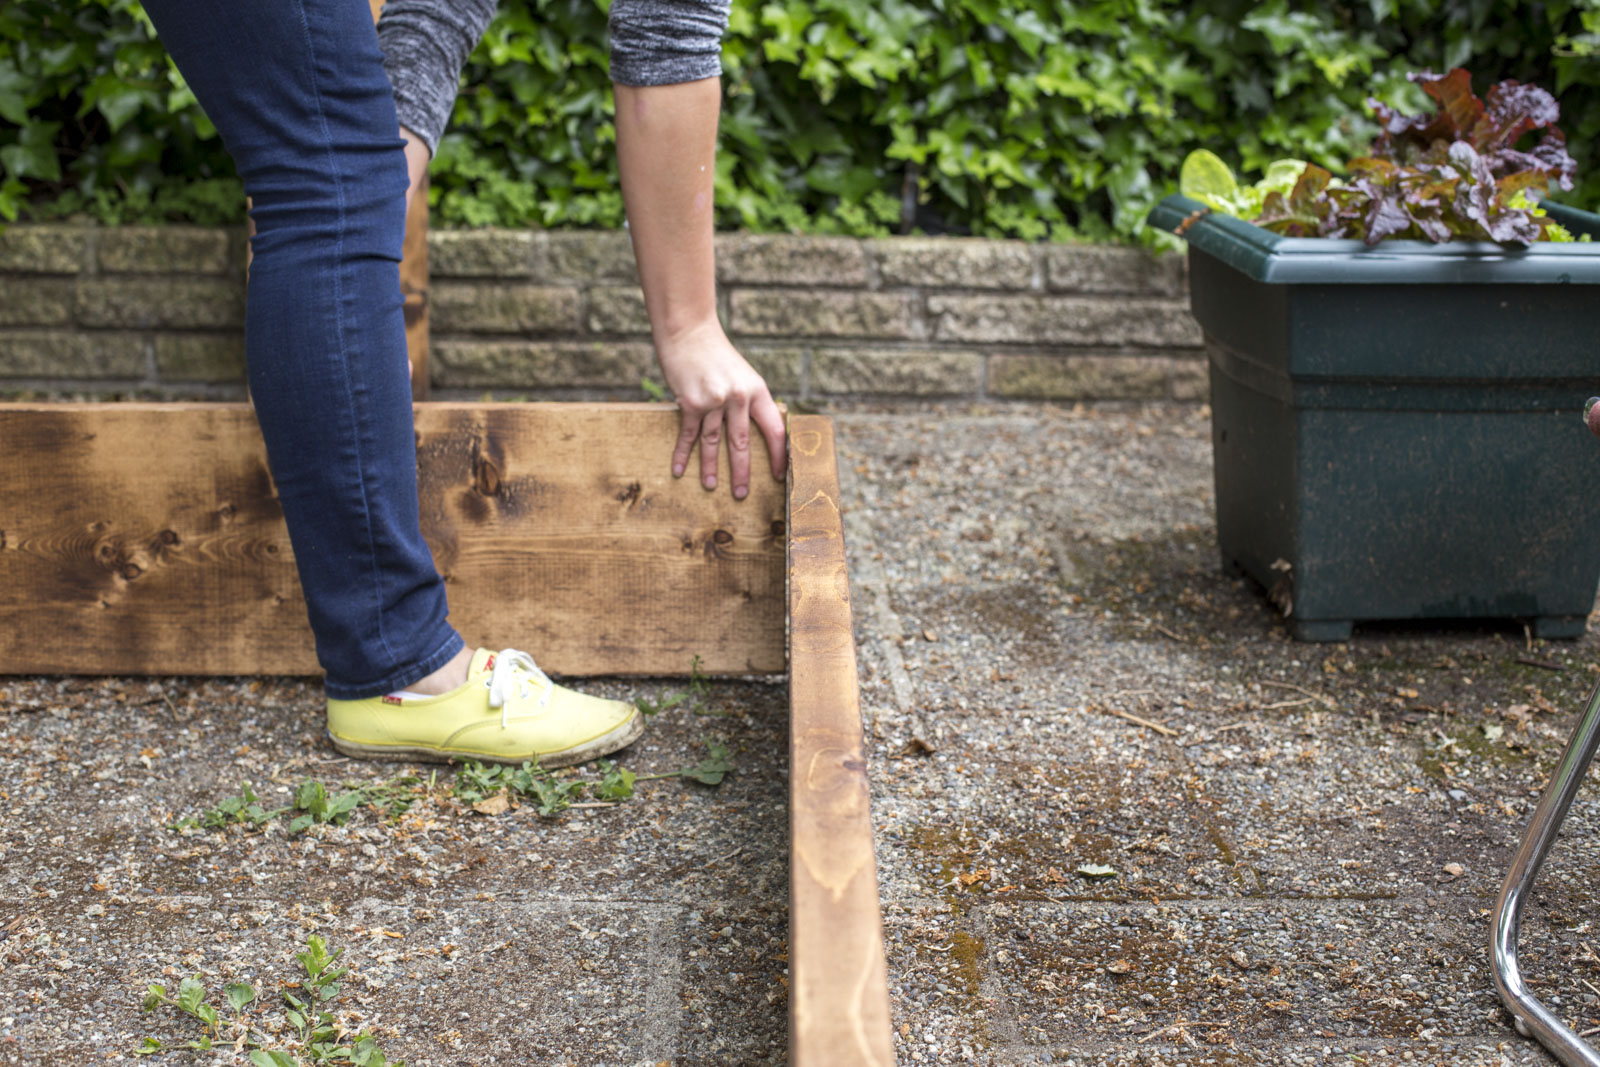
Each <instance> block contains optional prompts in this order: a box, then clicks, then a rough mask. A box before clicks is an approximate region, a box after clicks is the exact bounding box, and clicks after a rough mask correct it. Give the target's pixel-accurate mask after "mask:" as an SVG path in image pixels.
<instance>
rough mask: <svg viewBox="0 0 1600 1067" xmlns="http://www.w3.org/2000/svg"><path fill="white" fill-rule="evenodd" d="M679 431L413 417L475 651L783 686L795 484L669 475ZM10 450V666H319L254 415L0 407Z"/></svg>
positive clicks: (136, 669)
mask: <svg viewBox="0 0 1600 1067" xmlns="http://www.w3.org/2000/svg"><path fill="white" fill-rule="evenodd" d="M677 429H678V417H677V412H676V409H675V408H673V407H672V406H670V405H665V404H501V405H494V404H427V405H421V406H419V408H418V409H417V440H418V457H419V459H418V467H419V484H420V486H421V499H422V516H423V532H424V534H425V535H426V536H427V538H428V541H429V544H430V545H431V546H432V548H433V552H434V560H435V563H436V565H437V566H438V567H439V569H440V573H442V574H443V575H444V576H445V580H446V582H447V583H448V588H449V591H450V602H451V619H452V621H453V622H454V623H455V625H456V626H457V628H458V629H460V631H461V633H462V636H463V637H465V638H466V639H467V641H468V642H469V643H472V644H483V645H493V646H494V647H501V646H506V645H509V646H514V647H519V648H524V649H526V650H527V651H529V652H531V653H532V654H533V655H534V656H535V658H537V659H538V661H539V662H540V663H541V664H542V665H545V666H547V667H548V668H549V669H550V670H552V671H555V672H559V673H563V674H683V673H686V672H687V671H688V668H689V663H690V659H691V657H693V656H695V655H699V656H700V657H701V658H702V661H703V664H704V668H705V669H706V670H707V671H709V672H712V673H717V674H728V673H741V674H742V673H766V672H781V671H782V670H783V669H784V636H783V603H784V601H783V581H784V578H783V547H782V546H783V543H784V493H783V487H782V486H781V485H779V484H778V483H777V482H775V481H773V480H772V479H771V478H766V477H756V478H754V479H752V481H751V486H750V490H751V491H750V497H749V498H748V499H746V500H744V501H742V502H735V501H734V500H733V498H732V496H731V494H729V493H728V492H727V491H726V490H725V489H724V490H722V491H720V492H716V493H708V492H706V491H705V490H704V489H702V488H700V486H699V484H698V483H697V482H696V481H695V480H694V479H693V478H683V479H674V478H673V477H672V474H671V470H670V462H669V460H670V456H671V451H672V443H673V441H674V439H675V438H676V436H677ZM753 447H754V449H755V450H756V455H755V456H754V458H753V466H754V467H755V469H756V470H758V471H759V470H761V469H762V468H763V466H764V465H765V464H766V463H767V459H766V452H765V447H764V445H762V444H759V443H758V444H756V445H755V446H753ZM0 457H4V459H3V461H0V673H12V674H16V673H49V674H56V673H62V674H78V673H82V674H124V673H127V674H302V673H304V674H310V673H316V663H315V661H314V659H313V656H312V645H311V636H310V631H309V628H308V626H307V624H306V620H305V604H304V601H303V600H302V598H301V595H300V590H299V583H298V581H297V580H296V577H295V571H294V562H293V558H294V557H293V551H292V549H291V548H290V544H289V540H288V534H287V531H286V529H285V527H284V525H283V519H282V512H281V510H280V508H279V505H278V500H277V496H276V492H275V490H274V488H273V484H272V480H271V477H270V476H269V474H268V470H267V464H266V454H265V449H264V447H263V445H262V443H261V439H260V435H259V433H258V431H257V429H256V423H255V418H254V415H253V414H252V413H251V411H250V409H249V408H248V406H246V405H243V404H62V405H49V404H45V405H37V404H0ZM722 466H723V469H722V473H721V475H720V477H719V482H720V484H721V485H723V486H726V485H728V484H729V481H728V479H729V474H728V471H727V458H726V456H724V457H723V460H722Z"/></svg>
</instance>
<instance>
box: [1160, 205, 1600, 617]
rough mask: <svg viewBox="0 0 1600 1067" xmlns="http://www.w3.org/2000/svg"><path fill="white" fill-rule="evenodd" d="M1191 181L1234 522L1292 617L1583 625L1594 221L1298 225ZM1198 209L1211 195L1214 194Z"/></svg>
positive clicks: (1598, 568) (1216, 423)
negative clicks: (1501, 238) (1423, 235)
mask: <svg viewBox="0 0 1600 1067" xmlns="http://www.w3.org/2000/svg"><path fill="white" fill-rule="evenodd" d="M1205 211H1206V209H1205V208H1204V206H1203V205H1201V204H1199V203H1197V202H1195V201H1193V200H1190V199H1188V198H1186V197H1182V196H1171V197H1168V198H1167V199H1166V200H1163V201H1162V202H1161V203H1160V204H1159V205H1157V206H1156V208H1155V210H1154V211H1152V212H1151V215H1150V221H1151V223H1152V224H1153V225H1156V226H1159V227H1161V228H1163V229H1166V230H1171V231H1173V232H1180V231H1181V235H1182V236H1183V237H1184V238H1185V239H1186V240H1187V241H1188V242H1189V289H1190V299H1191V303H1192V306H1193V310H1194V315H1195V318H1196V319H1198V320H1199V322H1200V325H1201V327H1202V328H1203V330H1204V331H1205V345H1206V352H1207V355H1208V357H1209V360H1210V364H1211V407H1212V413H1213V426H1212V441H1213V445H1214V449H1215V464H1216V498H1217V538H1218V541H1219V543H1220V545H1221V548H1222V556H1223V563H1224V566H1226V567H1228V568H1230V569H1236V570H1240V571H1243V572H1244V573H1246V574H1249V575H1250V576H1251V577H1253V578H1254V579H1255V580H1256V581H1258V582H1260V583H1261V585H1262V586H1264V587H1265V588H1266V589H1267V590H1268V592H1269V595H1270V596H1271V597H1272V599H1273V600H1274V601H1275V602H1276V603H1277V604H1278V606H1279V607H1280V608H1281V609H1282V610H1283V611H1284V613H1285V614H1286V615H1287V616H1288V620H1289V624H1290V629H1291V631H1292V632H1293V634H1294V636H1296V637H1298V638H1300V639H1302V640H1310V641H1339V640H1344V639H1346V638H1348V637H1349V636H1350V630H1351V626H1352V624H1353V623H1356V622H1360V621H1363V620H1381V619H1462V618H1500V619H1515V620H1520V621H1524V622H1527V623H1530V624H1531V625H1532V627H1533V631H1534V633H1535V634H1537V635H1539V636H1541V637H1578V636H1580V635H1581V634H1582V633H1583V630H1584V625H1585V622H1586V621H1587V618H1588V615H1589V612H1590V610H1591V609H1592V608H1593V607H1594V603H1595V592H1596V586H1597V584H1600V507H1596V506H1595V504H1596V495H1595V494H1596V491H1597V490H1600V449H1597V448H1595V447H1594V440H1593V438H1592V437H1591V436H1590V435H1589V434H1588V432H1587V431H1585V429H1584V426H1583V420H1582V417H1581V416H1582V412H1583V404H1584V401H1585V399H1586V398H1588V397H1589V396H1591V395H1593V394H1594V393H1596V392H1600V388H1597V387H1600V216H1596V215H1591V214H1589V213H1587V212H1582V211H1576V210H1573V209H1571V208H1565V207H1558V206H1551V207H1550V212H1551V214H1552V215H1554V216H1556V217H1558V218H1559V220H1560V221H1561V222H1562V223H1563V224H1564V225H1565V226H1567V227H1568V228H1569V229H1571V230H1572V231H1573V232H1574V233H1579V234H1582V233H1588V234H1590V235H1592V236H1593V237H1595V238H1596V241H1595V243H1592V244H1586V243H1581V242H1580V243H1574V244H1559V245H1556V244H1552V245H1537V246H1534V247H1532V248H1528V249H1507V248H1503V247H1501V246H1499V245H1494V244H1478V243H1452V244H1446V245H1430V244H1426V243H1424V242H1420V241H1385V242H1383V243H1382V244H1381V245H1379V246H1377V247H1376V248H1368V247H1366V246H1365V245H1364V244H1362V243H1361V242H1360V241H1335V240H1326V239H1318V238H1288V237H1280V236H1278V235H1277V234H1274V233H1272V232H1270V231H1268V230H1264V229H1261V228H1260V227H1257V226H1253V225H1251V224H1250V223H1247V222H1244V221H1242V220H1240V219H1236V218H1232V217H1230V216H1227V215H1222V214H1219V213H1204V212H1205ZM1196 212H1201V213H1202V214H1199V215H1196Z"/></svg>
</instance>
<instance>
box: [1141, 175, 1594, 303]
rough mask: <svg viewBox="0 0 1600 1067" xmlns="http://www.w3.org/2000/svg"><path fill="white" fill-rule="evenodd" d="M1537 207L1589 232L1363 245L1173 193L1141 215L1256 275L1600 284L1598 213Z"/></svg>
mask: <svg viewBox="0 0 1600 1067" xmlns="http://www.w3.org/2000/svg"><path fill="white" fill-rule="evenodd" d="M1545 208H1546V210H1548V211H1549V212H1550V214H1551V215H1552V216H1553V217H1555V218H1557V219H1559V220H1560V222H1561V223H1562V225H1564V226H1566V227H1567V228H1569V229H1571V230H1573V231H1574V232H1575V233H1589V234H1592V235H1594V236H1595V237H1596V238H1597V239H1596V240H1595V241H1593V242H1589V243H1584V242H1576V241H1575V242H1572V243H1570V244H1567V243H1562V244H1552V243H1550V242H1541V243H1539V244H1535V245H1530V246H1527V247H1519V246H1508V245H1498V244H1494V243H1493V242H1489V241H1450V242H1447V243H1445V244H1439V245H1435V244H1429V243H1428V242H1426V241H1383V242H1381V243H1380V244H1378V245H1376V246H1375V247H1368V246H1367V245H1366V244H1365V243H1364V242H1362V241H1356V240H1339V239H1333V238H1327V237H1284V236H1282V235H1280V234H1276V233H1273V232H1272V231H1271V230H1267V229H1263V228H1262V227H1260V226H1256V225H1255V224H1253V223H1249V222H1246V221H1245V220H1243V219H1239V218H1234V217H1233V216H1232V215H1227V214H1224V213H1222V212H1220V211H1213V210H1211V209H1210V208H1208V207H1207V206H1206V205H1204V204H1202V203H1200V202H1199V201H1198V200H1191V199H1190V198H1189V197H1186V196H1183V195H1180V194H1176V193H1175V194H1173V195H1172V196H1169V197H1167V198H1166V199H1165V200H1162V201H1161V202H1160V203H1159V204H1157V205H1156V206H1155V207H1154V208H1152V209H1151V211H1150V216H1149V222H1150V224H1151V225H1152V226H1155V227H1157V228H1159V229H1163V230H1166V231H1168V232H1169V233H1174V234H1177V235H1178V236H1180V237H1182V238H1183V239H1184V240H1186V241H1188V242H1189V248H1190V250H1191V251H1198V252H1205V253H1207V254H1208V255H1211V256H1215V257H1216V258H1217V259H1220V260H1222V261H1223V262H1224V263H1226V264H1228V265H1229V266H1230V267H1232V268H1234V269H1235V270H1237V271H1239V272H1241V273H1243V274H1245V275H1247V276H1248V277H1250V278H1252V279H1254V280H1255V281H1258V282H1267V283H1274V284H1297V283H1298V284H1324V285H1325V284H1334V285H1394V284H1404V283H1410V284H1424V285H1426V284H1433V285H1448V284H1462V283H1468V284H1472V283H1476V284H1514V285H1530V284H1531V285H1564V284H1578V285H1600V215H1593V214H1590V213H1589V212H1587V211H1580V210H1578V209H1577V208H1572V207H1567V206H1565V205H1562V204H1555V203H1549V202H1546V204H1545Z"/></svg>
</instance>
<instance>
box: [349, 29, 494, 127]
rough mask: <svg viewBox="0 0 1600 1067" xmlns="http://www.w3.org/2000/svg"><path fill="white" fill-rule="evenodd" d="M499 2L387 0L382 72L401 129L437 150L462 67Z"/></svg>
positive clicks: (380, 42)
mask: <svg viewBox="0 0 1600 1067" xmlns="http://www.w3.org/2000/svg"><path fill="white" fill-rule="evenodd" d="M494 8H495V0H388V2H387V3H385V4H384V5H383V15H382V17H381V18H379V19H378V45H379V47H380V48H382V49H383V69H384V73H386V74H388V75H389V84H390V85H392V86H393V87H394V106H395V110H396V111H398V112H399V113H400V125H402V126H404V127H405V128H406V129H408V130H410V131H411V132H412V133H414V134H416V135H417V136H418V137H420V138H422V140H423V141H424V142H426V144H427V146H428V151H429V153H433V152H436V151H438V148H439V138H440V137H442V136H444V128H445V124H446V123H448V122H449V121H450V110H451V108H452V107H454V106H455V101H456V89H457V87H458V86H459V85H460V83H461V68H462V67H463V66H464V65H465V64H466V62H467V56H469V55H471V54H472V50H473V49H474V48H476V47H477V46H478V40H479V38H481V37H482V36H483V31H484V30H485V29H487V28H488V26H489V20H490V19H492V18H494Z"/></svg>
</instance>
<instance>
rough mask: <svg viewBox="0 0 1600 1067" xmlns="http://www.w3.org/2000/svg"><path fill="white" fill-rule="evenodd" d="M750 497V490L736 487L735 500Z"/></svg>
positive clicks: (734, 489) (739, 486)
mask: <svg viewBox="0 0 1600 1067" xmlns="http://www.w3.org/2000/svg"><path fill="white" fill-rule="evenodd" d="M749 495H750V490H749V489H746V488H745V487H744V486H742V485H736V486H734V487H733V499H735V500H743V499H744V498H745V497H747V496H749Z"/></svg>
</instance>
